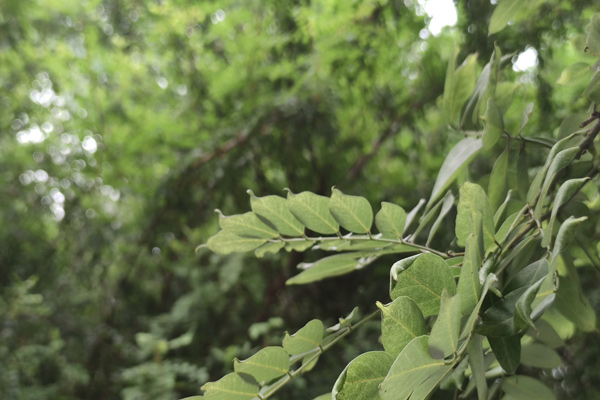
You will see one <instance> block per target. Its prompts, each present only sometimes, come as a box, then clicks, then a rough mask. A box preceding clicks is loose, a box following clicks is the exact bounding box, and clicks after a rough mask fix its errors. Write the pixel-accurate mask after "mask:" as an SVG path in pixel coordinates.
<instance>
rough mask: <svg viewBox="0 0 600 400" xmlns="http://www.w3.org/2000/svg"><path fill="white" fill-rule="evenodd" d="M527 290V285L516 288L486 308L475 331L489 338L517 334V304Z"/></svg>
mask: <svg viewBox="0 0 600 400" xmlns="http://www.w3.org/2000/svg"><path fill="white" fill-rule="evenodd" d="M526 290H527V288H526V287H523V288H519V289H517V290H514V291H512V292H510V293H509V294H507V295H505V296H504V297H503V298H502V299H500V300H499V301H498V302H497V303H496V304H494V305H493V306H491V307H490V308H488V309H487V310H485V312H484V313H483V315H482V316H481V323H480V324H479V325H477V326H476V328H475V331H476V332H477V333H479V334H482V335H485V336H487V337H488V338H490V337H498V336H511V335H513V334H515V333H516V330H515V324H514V314H515V305H516V303H517V300H518V299H519V297H521V295H522V294H523V293H525V291H526Z"/></svg>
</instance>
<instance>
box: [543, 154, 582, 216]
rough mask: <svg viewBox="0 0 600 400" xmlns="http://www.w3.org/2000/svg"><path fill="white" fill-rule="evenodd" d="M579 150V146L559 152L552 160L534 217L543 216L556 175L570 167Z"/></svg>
mask: <svg viewBox="0 0 600 400" xmlns="http://www.w3.org/2000/svg"><path fill="white" fill-rule="evenodd" d="M578 152H579V147H572V148H570V149H566V150H563V151H561V152H559V153H558V154H557V155H556V157H555V158H554V160H552V163H551V164H550V167H549V168H548V172H547V174H546V178H545V179H544V184H543V185H542V191H541V193H540V196H539V198H538V200H537V203H536V206H535V211H534V213H533V216H534V218H536V219H539V218H541V216H542V212H543V209H544V203H545V200H546V196H547V195H548V191H549V190H550V188H551V186H552V184H553V182H554V179H555V178H556V175H557V174H558V172H559V171H560V170H562V169H563V168H566V167H568V166H569V165H570V164H571V162H572V161H573V160H574V159H575V156H576V155H577V153H578Z"/></svg>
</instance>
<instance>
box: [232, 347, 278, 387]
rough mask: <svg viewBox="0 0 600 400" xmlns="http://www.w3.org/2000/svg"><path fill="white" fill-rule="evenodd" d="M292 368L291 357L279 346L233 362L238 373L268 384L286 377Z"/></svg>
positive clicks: (266, 348) (267, 348)
mask: <svg viewBox="0 0 600 400" xmlns="http://www.w3.org/2000/svg"><path fill="white" fill-rule="evenodd" d="M289 368H290V356H289V354H288V353H287V352H286V351H285V350H284V349H283V348H282V347H278V346H269V347H265V348H264V349H262V350H260V351H259V352H258V353H256V354H254V355H253V356H252V357H250V358H248V359H246V360H243V361H239V360H238V359H237V358H236V359H234V360H233V369H234V371H235V372H237V373H246V374H248V375H252V376H253V377H254V379H256V380H257V381H258V382H267V381H270V380H272V379H275V378H277V377H280V376H282V375H285V374H286V373H287V372H288V371H289Z"/></svg>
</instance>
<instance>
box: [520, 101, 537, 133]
mask: <svg viewBox="0 0 600 400" xmlns="http://www.w3.org/2000/svg"><path fill="white" fill-rule="evenodd" d="M533 107H535V104H534V103H528V104H527V105H526V106H525V110H523V117H521V127H520V128H519V135H520V134H521V133H523V129H524V128H525V125H527V122H529V118H530V117H531V113H533ZM530 139H533V138H530Z"/></svg>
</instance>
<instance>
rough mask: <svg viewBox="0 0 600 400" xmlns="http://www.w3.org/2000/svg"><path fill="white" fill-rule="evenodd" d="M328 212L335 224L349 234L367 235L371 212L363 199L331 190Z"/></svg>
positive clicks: (369, 227)
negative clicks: (337, 223)
mask: <svg viewBox="0 0 600 400" xmlns="http://www.w3.org/2000/svg"><path fill="white" fill-rule="evenodd" d="M329 210H330V211H331V214H332V215H333V217H334V218H335V220H336V221H337V222H339V224H340V225H341V226H342V227H343V228H344V229H347V230H348V231H350V232H354V233H367V232H369V231H370V230H371V225H372V224H373V210H372V209H371V205H370V204H369V201H368V200H367V199H365V198H364V197H359V196H350V195H346V194H344V193H342V192H341V191H339V190H338V189H336V188H333V189H332V193H331V201H330V203H329Z"/></svg>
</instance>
